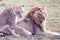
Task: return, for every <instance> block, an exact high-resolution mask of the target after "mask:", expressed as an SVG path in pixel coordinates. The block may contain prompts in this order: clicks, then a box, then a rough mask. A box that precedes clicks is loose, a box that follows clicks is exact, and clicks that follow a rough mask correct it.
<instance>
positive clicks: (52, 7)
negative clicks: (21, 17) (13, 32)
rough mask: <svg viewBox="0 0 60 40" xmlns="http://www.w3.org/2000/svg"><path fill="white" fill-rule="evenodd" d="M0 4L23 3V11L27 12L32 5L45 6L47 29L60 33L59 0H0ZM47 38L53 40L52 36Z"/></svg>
mask: <svg viewBox="0 0 60 40" xmlns="http://www.w3.org/2000/svg"><path fill="white" fill-rule="evenodd" d="M1 4H3V5H4V4H5V5H6V6H10V5H14V4H18V5H24V6H25V12H24V13H27V12H28V11H29V10H30V9H31V8H32V7H34V6H45V7H46V11H47V25H46V27H47V30H51V31H55V32H59V33H60V0H2V1H0V5H1ZM22 39H24V38H22ZM14 40H15V39H14ZM18 40H19V38H18ZM26 40H28V39H26ZM38 40H39V39H38ZM42 40H44V39H42ZM47 40H53V38H52V39H47ZM54 40H55V39H54ZM56 40H57V39H56Z"/></svg>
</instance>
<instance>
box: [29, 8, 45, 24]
mask: <svg viewBox="0 0 60 40" xmlns="http://www.w3.org/2000/svg"><path fill="white" fill-rule="evenodd" d="M29 16H30V18H31V19H32V20H33V21H34V22H35V23H36V24H42V22H43V21H44V20H45V18H46V12H45V11H44V9H43V8H39V7H35V8H33V9H32V10H31V11H30V12H29Z"/></svg>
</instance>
